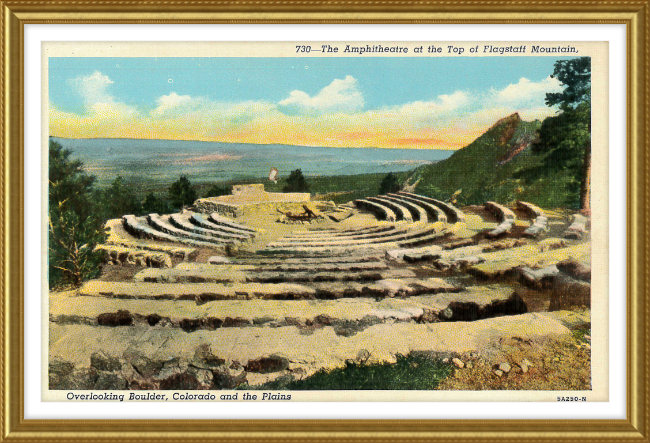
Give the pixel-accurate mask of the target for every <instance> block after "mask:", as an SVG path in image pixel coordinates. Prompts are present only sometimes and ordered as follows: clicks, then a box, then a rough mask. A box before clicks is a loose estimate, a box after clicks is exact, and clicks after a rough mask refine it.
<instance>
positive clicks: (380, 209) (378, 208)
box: [354, 199, 397, 222]
mask: <svg viewBox="0 0 650 443" xmlns="http://www.w3.org/2000/svg"><path fill="white" fill-rule="evenodd" d="M354 204H355V205H357V207H358V208H359V209H363V210H366V211H368V212H370V213H371V214H373V215H374V216H375V217H377V219H378V220H386V221H389V222H394V221H397V216H396V215H395V213H394V212H393V210H392V209H390V208H389V207H387V206H385V205H382V204H379V203H375V202H372V201H370V200H365V199H360V200H355V201H354Z"/></svg>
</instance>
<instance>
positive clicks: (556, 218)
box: [49, 193, 591, 390]
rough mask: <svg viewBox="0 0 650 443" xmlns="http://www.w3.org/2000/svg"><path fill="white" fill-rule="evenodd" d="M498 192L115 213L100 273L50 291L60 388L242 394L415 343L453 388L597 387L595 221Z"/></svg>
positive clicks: (376, 359)
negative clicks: (450, 198) (267, 208)
mask: <svg viewBox="0 0 650 443" xmlns="http://www.w3.org/2000/svg"><path fill="white" fill-rule="evenodd" d="M368 202H369V203H368ZM488 203H489V204H486V205H485V207H474V208H463V209H464V210H463V211H461V210H459V209H457V208H454V207H453V206H451V205H448V204H445V203H442V202H439V201H437V200H433V199H429V200H426V199H424V198H421V197H419V196H417V195H415V194H408V193H400V194H391V195H388V196H384V197H380V198H376V199H368V200H367V201H365V200H364V202H362V203H361V204H359V205H358V206H359V207H357V208H354V207H353V206H348V207H345V208H338V207H332V206H331V205H329V206H328V205H323V206H321V209H322V211H321V212H320V213H319V212H318V211H317V209H316V207H314V210H313V212H314V214H315V216H317V218H316V219H314V220H310V221H309V223H308V226H300V227H296V226H293V225H290V224H287V223H285V222H283V221H281V220H279V219H278V218H277V217H276V216H274V215H272V214H269V215H268V217H260V216H259V215H257V216H256V217H254V218H251V219H245V218H243V219H238V220H237V222H236V223H235V222H234V221H229V220H226V219H225V218H224V217H221V216H218V215H216V214H215V215H213V216H211V217H210V218H209V219H208V218H207V217H204V216H200V215H197V214H193V213H189V214H181V215H171V216H159V215H157V214H154V215H151V216H149V217H148V218H141V219H138V218H135V217H125V218H124V220H122V221H120V220H114V221H111V222H109V224H108V227H109V228H110V236H109V241H108V242H107V244H106V245H103V246H102V248H103V250H105V251H106V255H107V265H106V266H105V267H104V271H103V274H102V276H101V277H100V278H99V279H97V280H93V281H90V282H87V283H86V284H84V285H83V286H82V287H81V288H79V289H78V290H74V291H64V292H51V293H50V301H49V314H50V325H49V353H50V370H49V385H50V389H66V390H71V389H101V390H109V389H110V390H116V389H175V390H179V389H187V390H194V389H234V388H237V387H241V386H259V385H261V384H264V383H267V382H269V381H272V380H278V379H283V380H300V379H305V378H307V377H309V376H311V375H312V374H314V373H316V372H318V371H320V370H331V369H335V368H340V367H343V366H345V365H346V362H350V361H356V362H359V363H362V364H373V363H385V362H388V363H390V362H395V361H396V359H397V356H399V355H415V354H417V355H426V356H428V357H430V358H432V359H435V360H437V361H442V362H444V364H447V365H449V366H450V367H452V368H454V370H455V373H454V375H453V376H452V377H449V378H448V379H446V380H444V381H443V382H442V384H441V385H440V387H439V388H440V389H585V388H588V387H589V386H590V383H591V379H590V375H589V374H590V342H589V339H585V338H584V337H585V336H586V337H589V334H590V332H589V328H590V321H591V320H590V303H591V288H590V281H591V275H590V272H591V270H590V243H589V232H588V220H586V219H585V218H584V217H583V218H578V217H573V219H571V218H567V217H566V216H565V215H564V214H559V213H554V212H552V211H544V212H542V211H541V210H540V209H539V208H536V207H534V206H533V205H526V204H523V205H519V206H518V207H513V208H507V207H505V206H503V205H499V204H496V203H494V202H488ZM382 205H383V206H382ZM323 208H330V209H329V210H330V212H327V210H326V209H323ZM368 211H370V213H369V212H368ZM343 212H345V214H346V215H345V217H340V216H338V215H339V214H341V213H343ZM329 215H331V216H332V217H330V216H329ZM285 221H286V220H285ZM576 331H582V332H581V335H579V337H578V336H577V335H576ZM576 337H578V338H576ZM568 368H572V369H571V370H570V369H568ZM571 371H573V374H574V375H576V376H575V377H571Z"/></svg>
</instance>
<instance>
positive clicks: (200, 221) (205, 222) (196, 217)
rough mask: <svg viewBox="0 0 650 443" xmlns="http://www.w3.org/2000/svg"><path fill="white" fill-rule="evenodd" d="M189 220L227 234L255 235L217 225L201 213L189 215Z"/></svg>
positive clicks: (202, 226) (251, 236)
mask: <svg viewBox="0 0 650 443" xmlns="http://www.w3.org/2000/svg"><path fill="white" fill-rule="evenodd" d="M189 221H190V223H192V224H195V225H196V226H199V227H201V228H204V229H208V230H211V231H217V232H224V233H227V234H228V235H235V236H244V237H247V238H253V237H255V234H254V233H253V232H250V231H243V230H241V229H235V228H230V227H228V226H225V225H218V224H216V223H212V222H211V221H210V220H208V219H207V218H205V216H204V215H202V214H197V213H193V214H192V215H190V218H189Z"/></svg>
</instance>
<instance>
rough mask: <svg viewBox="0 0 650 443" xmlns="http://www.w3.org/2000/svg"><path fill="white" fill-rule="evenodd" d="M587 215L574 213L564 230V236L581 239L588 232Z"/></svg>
mask: <svg viewBox="0 0 650 443" xmlns="http://www.w3.org/2000/svg"><path fill="white" fill-rule="evenodd" d="M587 221H588V220H587V217H585V216H583V215H580V214H574V215H573V220H572V221H571V224H570V225H569V227H568V228H567V229H566V231H564V238H571V239H575V240H581V239H582V237H584V236H585V235H586V234H587Z"/></svg>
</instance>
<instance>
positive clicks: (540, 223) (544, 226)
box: [524, 215, 548, 238]
mask: <svg viewBox="0 0 650 443" xmlns="http://www.w3.org/2000/svg"><path fill="white" fill-rule="evenodd" d="M547 230H548V218H547V217H546V216H543V215H540V216H538V217H537V218H535V220H534V221H533V223H532V224H531V225H530V226H529V227H528V228H527V229H526V230H525V231H524V237H528V238H538V237H539V236H541V235H542V234H544V232H546V231H547Z"/></svg>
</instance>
